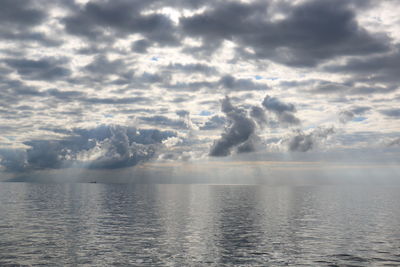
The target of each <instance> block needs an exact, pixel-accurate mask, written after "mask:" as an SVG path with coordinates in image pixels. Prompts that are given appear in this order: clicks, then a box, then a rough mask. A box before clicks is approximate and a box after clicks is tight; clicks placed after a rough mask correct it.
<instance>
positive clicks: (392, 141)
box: [386, 137, 400, 147]
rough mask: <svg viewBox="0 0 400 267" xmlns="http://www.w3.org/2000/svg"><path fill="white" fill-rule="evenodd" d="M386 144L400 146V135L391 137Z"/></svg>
mask: <svg viewBox="0 0 400 267" xmlns="http://www.w3.org/2000/svg"><path fill="white" fill-rule="evenodd" d="M386 146H388V147H392V146H400V137H397V138H391V139H389V140H387V141H386Z"/></svg>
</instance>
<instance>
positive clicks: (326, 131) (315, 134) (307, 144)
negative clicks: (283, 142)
mask: <svg viewBox="0 0 400 267" xmlns="http://www.w3.org/2000/svg"><path fill="white" fill-rule="evenodd" d="M334 133H335V130H334V128H333V127H331V128H322V127H320V128H317V129H315V130H314V131H312V132H311V133H308V134H305V133H304V132H302V131H300V130H298V131H296V132H295V134H294V135H293V136H292V137H291V138H290V139H289V140H288V148H289V151H297V152H307V151H309V150H311V149H313V148H314V147H315V145H316V144H318V143H319V142H320V141H321V140H324V139H326V138H327V137H328V136H329V135H332V134H334Z"/></svg>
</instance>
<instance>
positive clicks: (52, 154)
mask: <svg viewBox="0 0 400 267" xmlns="http://www.w3.org/2000/svg"><path fill="white" fill-rule="evenodd" d="M63 133H64V134H66V135H67V136H66V137H65V138H63V139H59V140H32V141H27V142H25V145H27V146H28V147H29V148H28V149H27V150H26V151H24V150H4V149H1V150H0V165H1V166H2V167H3V168H5V169H6V171H10V172H17V171H27V170H34V169H58V168H65V167H71V166H73V165H77V166H80V167H86V168H96V169H97V168H100V169H114V168H123V167H130V166H135V165H136V164H138V163H139V162H141V161H145V160H148V159H150V158H152V157H153V156H154V155H155V153H156V150H157V148H158V146H160V144H161V142H162V141H163V140H165V139H168V138H169V137H173V136H176V134H175V133H174V132H171V131H159V130H151V129H147V130H140V129H136V128H134V127H123V126H107V125H102V126H99V127H97V128H93V129H74V130H65V131H63Z"/></svg>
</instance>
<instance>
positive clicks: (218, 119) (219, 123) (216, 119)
mask: <svg viewBox="0 0 400 267" xmlns="http://www.w3.org/2000/svg"><path fill="white" fill-rule="evenodd" d="M225 123H226V119H225V117H223V116H218V115H214V116H212V117H211V118H210V119H209V120H208V121H206V122H205V123H204V124H203V125H202V126H201V127H200V130H216V129H220V128H222V127H223V126H224V125H225Z"/></svg>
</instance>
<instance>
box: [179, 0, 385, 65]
mask: <svg viewBox="0 0 400 267" xmlns="http://www.w3.org/2000/svg"><path fill="white" fill-rule="evenodd" d="M270 8H271V7H270V6H269V5H268V3H267V2H263V1H255V2H251V3H238V2H220V3H217V4H215V5H214V6H213V7H212V8H210V9H208V10H206V11H205V12H203V13H200V14H195V15H193V16H188V17H184V18H182V19H181V23H180V24H181V25H182V28H183V31H184V32H185V33H186V34H188V35H190V36H195V37H201V38H202V39H203V44H204V48H205V49H207V43H209V42H213V43H217V44H218V43H219V44H221V43H222V42H223V41H224V40H229V41H233V42H235V43H236V44H239V46H238V49H237V51H238V52H239V53H240V55H241V57H245V58H253V59H260V58H267V59H269V60H273V61H275V62H279V63H282V64H286V65H290V66H301V67H305V66H308V67H311V66H315V65H317V64H319V63H321V62H322V61H325V60H328V59H332V58H335V57H338V56H344V55H365V54H371V53H378V52H385V51H389V45H388V43H389V38H388V37H385V36H382V35H380V36H376V35H374V34H372V33H369V32H368V31H367V30H366V29H364V28H362V27H361V26H360V25H359V24H358V23H357V20H356V16H355V13H354V11H353V9H352V8H351V5H349V1H342V0H335V1H304V2H302V3H300V4H297V5H292V6H291V5H286V6H285V8H283V9H282V12H283V13H284V18H283V19H281V20H278V21H271V20H268V18H269V17H270V14H269V10H270ZM232 18H235V19H234V20H232ZM328 29H329V30H328ZM245 48H250V49H251V50H252V51H251V52H248V51H247V50H246V49H245ZM208 50H209V51H213V50H214V51H215V48H211V49H208Z"/></svg>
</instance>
